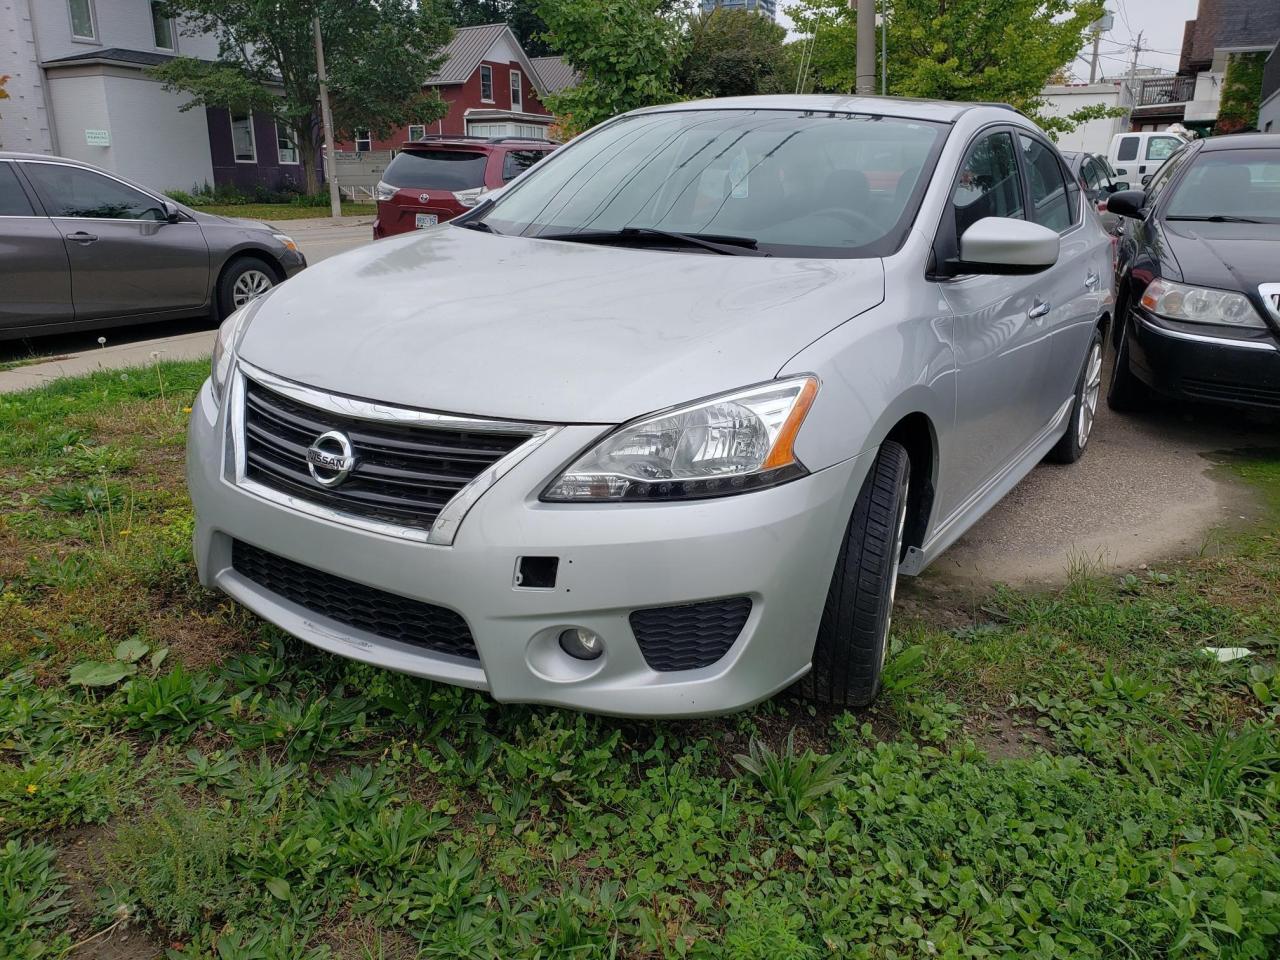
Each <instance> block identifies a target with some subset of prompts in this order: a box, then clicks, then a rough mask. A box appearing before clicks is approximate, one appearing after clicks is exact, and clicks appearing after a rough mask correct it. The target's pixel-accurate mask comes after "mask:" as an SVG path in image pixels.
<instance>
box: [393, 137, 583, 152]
mask: <svg viewBox="0 0 1280 960" xmlns="http://www.w3.org/2000/svg"><path fill="white" fill-rule="evenodd" d="M504 143H518V144H523V145H524V146H539V147H548V148H550V147H557V146H559V144H557V143H556V142H555V141H554V140H541V139H539V138H537V137H464V136H449V135H447V134H446V135H445V136H434V135H428V136H426V137H422V138H420V139H418V140H406V141H405V142H404V145H403V147H402V149H404V150H412V149H413V148H415V147H418V148H422V149H426V148H432V149H434V148H436V147H446V148H451V147H469V148H472V149H474V148H476V147H491V146H498V145H501V144H504Z"/></svg>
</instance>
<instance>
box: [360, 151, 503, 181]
mask: <svg viewBox="0 0 1280 960" xmlns="http://www.w3.org/2000/svg"><path fill="white" fill-rule="evenodd" d="M488 162H489V155H488V154H487V153H473V152H471V151H469V150H402V151H401V152H400V153H397V154H396V156H395V159H394V160H392V161H391V162H390V163H389V164H387V169H386V171H385V172H384V173H383V175H382V179H383V180H384V181H386V182H387V183H389V184H391V185H392V186H393V187H417V188H419V189H422V190H470V189H471V188H472V187H482V186H484V168H485V164H486V163H488Z"/></svg>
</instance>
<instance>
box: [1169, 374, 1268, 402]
mask: <svg viewBox="0 0 1280 960" xmlns="http://www.w3.org/2000/svg"><path fill="white" fill-rule="evenodd" d="M1182 390H1183V392H1184V393H1186V395H1187V396H1189V397H1195V398H1196V399H1198V400H1218V401H1224V402H1226V403H1245V404H1249V405H1251V406H1255V407H1268V408H1271V407H1274V408H1277V409H1280V390H1278V389H1276V388H1275V387H1260V386H1256V385H1252V384H1243V383H1223V382H1221V381H1218V380H1198V379H1194V378H1191V377H1186V378H1183V381H1182Z"/></svg>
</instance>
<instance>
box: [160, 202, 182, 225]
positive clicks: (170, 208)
mask: <svg viewBox="0 0 1280 960" xmlns="http://www.w3.org/2000/svg"><path fill="white" fill-rule="evenodd" d="M160 209H162V210H163V211H164V219H165V222H166V223H177V222H178V221H179V220H181V219H182V211H181V210H179V209H178V208H177V206H176V205H175V204H173V203H171V202H170V201H168V200H161V201H160Z"/></svg>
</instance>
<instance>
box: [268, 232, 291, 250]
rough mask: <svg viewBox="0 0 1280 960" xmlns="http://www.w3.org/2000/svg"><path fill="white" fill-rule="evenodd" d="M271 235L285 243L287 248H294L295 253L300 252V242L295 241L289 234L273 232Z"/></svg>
mask: <svg viewBox="0 0 1280 960" xmlns="http://www.w3.org/2000/svg"><path fill="white" fill-rule="evenodd" d="M271 236H273V237H275V238H276V239H277V240H279V241H280V242H281V243H282V244H284V247H285V249H286V250H292V251H293V252H294V253H297V252H298V244H297V243H296V242H295V241H294V239H293V237H291V236H289V235H288V234H284V233H273V234H272V235H271Z"/></svg>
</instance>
